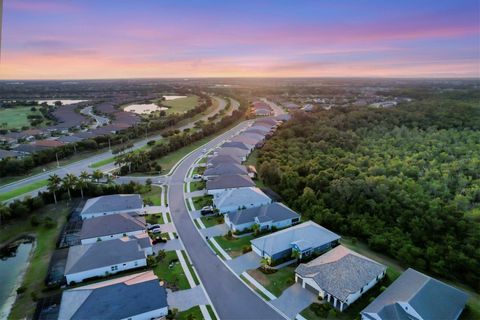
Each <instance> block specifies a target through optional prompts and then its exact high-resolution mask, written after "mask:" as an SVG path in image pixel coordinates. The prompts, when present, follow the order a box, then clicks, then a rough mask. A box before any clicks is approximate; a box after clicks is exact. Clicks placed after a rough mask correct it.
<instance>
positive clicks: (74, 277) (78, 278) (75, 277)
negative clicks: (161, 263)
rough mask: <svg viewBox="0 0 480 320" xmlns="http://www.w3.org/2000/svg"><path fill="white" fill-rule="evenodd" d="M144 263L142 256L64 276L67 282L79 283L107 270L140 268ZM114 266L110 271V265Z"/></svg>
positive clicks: (104, 274)
mask: <svg viewBox="0 0 480 320" xmlns="http://www.w3.org/2000/svg"><path fill="white" fill-rule="evenodd" d="M135 263H136V264H135ZM146 265H147V259H145V258H143V259H139V260H134V261H128V262H124V263H119V264H114V265H110V266H107V267H101V268H96V269H91V270H86V271H82V272H77V273H71V274H66V275H65V277H66V278H67V283H68V284H70V283H71V282H72V281H75V282H76V283H79V282H82V281H83V280H85V279H88V278H92V277H98V276H100V277H104V276H106V275H107V272H108V274H115V273H118V272H120V271H125V270H130V269H135V268H140V267H144V266H146ZM114 266H117V267H118V269H117V270H115V271H112V267H114Z"/></svg>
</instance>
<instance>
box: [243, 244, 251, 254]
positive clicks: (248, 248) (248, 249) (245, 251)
mask: <svg viewBox="0 0 480 320" xmlns="http://www.w3.org/2000/svg"><path fill="white" fill-rule="evenodd" d="M250 251H252V246H251V245H249V244H247V245H244V246H243V248H242V252H243V253H247V252H250Z"/></svg>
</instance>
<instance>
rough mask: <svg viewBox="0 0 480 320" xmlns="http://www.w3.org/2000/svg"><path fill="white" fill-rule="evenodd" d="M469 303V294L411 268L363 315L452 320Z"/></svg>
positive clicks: (400, 319) (375, 319) (396, 319)
mask: <svg viewBox="0 0 480 320" xmlns="http://www.w3.org/2000/svg"><path fill="white" fill-rule="evenodd" d="M467 300H468V295H467V294H466V293H465V292H463V291H461V290H459V289H457V288H454V287H452V286H450V285H448V284H445V283H443V282H441V281H438V280H436V279H434V278H431V277H429V276H427V275H425V274H423V273H421V272H418V271H416V270H414V269H411V268H409V269H408V270H406V271H405V272H404V273H402V275H400V277H398V278H397V280H395V281H394V282H393V283H392V284H391V285H390V286H389V287H388V288H387V289H386V290H385V291H384V292H382V293H381V294H380V295H379V296H378V297H377V298H376V299H375V300H374V301H373V302H372V303H370V304H369V305H368V306H367V307H366V308H365V309H363V310H362V312H361V314H362V316H364V317H365V319H372V320H379V319H388V320H403V319H411V318H413V319H417V318H422V319H445V320H450V319H457V318H458V317H459V316H460V313H461V312H462V310H463V309H464V307H465V304H466V302H467ZM411 315H413V316H414V317H411Z"/></svg>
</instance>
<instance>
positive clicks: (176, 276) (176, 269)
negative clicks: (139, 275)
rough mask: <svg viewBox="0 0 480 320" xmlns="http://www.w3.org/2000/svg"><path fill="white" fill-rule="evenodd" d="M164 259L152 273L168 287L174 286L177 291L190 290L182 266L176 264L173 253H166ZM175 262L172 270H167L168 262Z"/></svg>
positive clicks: (175, 254)
mask: <svg viewBox="0 0 480 320" xmlns="http://www.w3.org/2000/svg"><path fill="white" fill-rule="evenodd" d="M165 254H166V256H165V258H164V259H163V260H162V261H160V262H159V263H158V264H157V265H156V266H155V267H153V272H154V273H155V275H156V276H157V277H158V278H159V279H160V280H164V281H165V282H167V283H168V285H169V286H174V287H176V288H178V289H179V290H184V289H190V285H189V284H188V280H187V277H186V276H185V272H184V271H183V268H182V265H181V264H180V262H178V256H177V253H176V252H175V251H167V252H166V253H165ZM174 260H176V261H177V262H176V263H174V265H173V267H172V268H169V265H170V262H172V261H174Z"/></svg>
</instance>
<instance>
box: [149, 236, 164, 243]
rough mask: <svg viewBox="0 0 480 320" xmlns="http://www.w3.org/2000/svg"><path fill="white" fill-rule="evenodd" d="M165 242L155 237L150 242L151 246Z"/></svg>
mask: <svg viewBox="0 0 480 320" xmlns="http://www.w3.org/2000/svg"><path fill="white" fill-rule="evenodd" d="M165 242H167V240H166V239H163V238H162V237H155V239H153V240H152V244H157V243H165Z"/></svg>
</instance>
